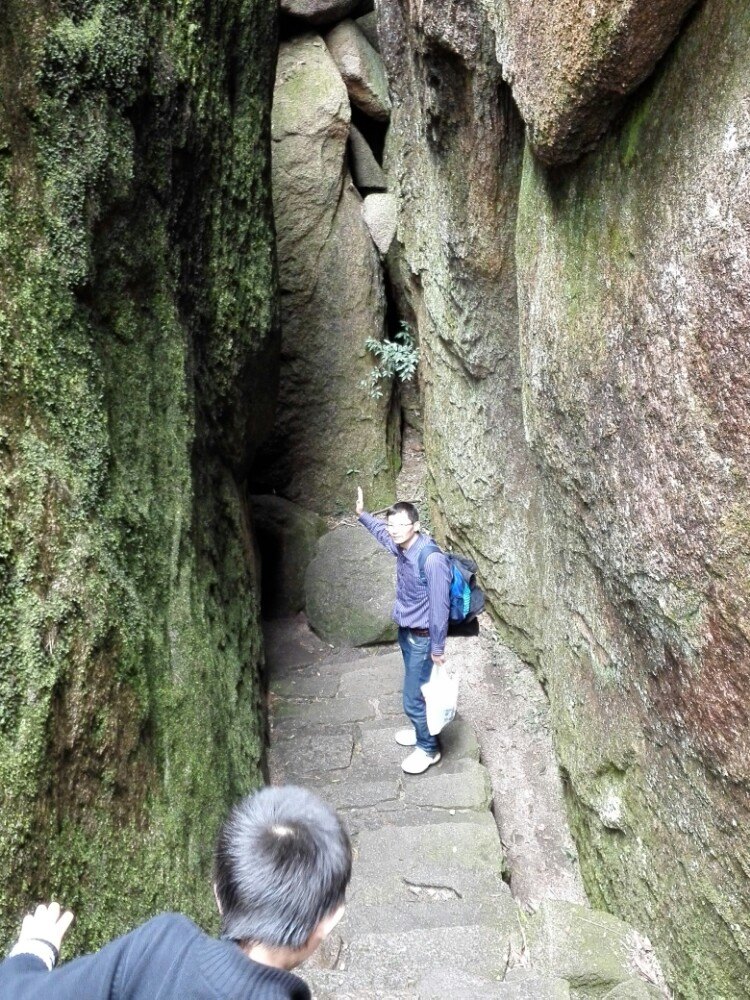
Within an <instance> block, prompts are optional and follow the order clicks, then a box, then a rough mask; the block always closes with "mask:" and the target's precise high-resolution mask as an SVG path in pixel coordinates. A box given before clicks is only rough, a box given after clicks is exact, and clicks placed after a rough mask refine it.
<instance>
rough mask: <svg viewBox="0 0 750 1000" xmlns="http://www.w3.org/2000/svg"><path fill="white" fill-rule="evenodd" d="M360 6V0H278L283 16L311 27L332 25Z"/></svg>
mask: <svg viewBox="0 0 750 1000" xmlns="http://www.w3.org/2000/svg"><path fill="white" fill-rule="evenodd" d="M359 6H360V0H279V7H280V9H281V10H282V11H283V13H285V14H291V15H292V17H298V18H299V19H300V20H301V21H306V22H307V23H308V24H311V25H319V24H333V23H335V22H336V21H340V20H341V18H342V17H347V16H348V15H349V14H351V13H352V12H353V11H355V10H356V9H357V8H358V7H359Z"/></svg>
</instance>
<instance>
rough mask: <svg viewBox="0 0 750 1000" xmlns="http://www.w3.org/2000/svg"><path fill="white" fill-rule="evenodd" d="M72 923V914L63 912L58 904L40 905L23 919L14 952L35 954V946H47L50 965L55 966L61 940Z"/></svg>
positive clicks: (68, 911) (66, 911)
mask: <svg viewBox="0 0 750 1000" xmlns="http://www.w3.org/2000/svg"><path fill="white" fill-rule="evenodd" d="M72 923H73V914H72V913H71V911H70V910H65V911H63V909H62V907H61V906H60V904H59V903H55V902H52V903H40V904H39V906H37V908H36V910H34V912H33V913H28V914H27V915H26V916H25V917H24V918H23V923H22V924H21V933H20V934H19V936H18V941H17V942H16V945H15V948H14V951H20V952H26V951H29V952H31V953H32V954H36V953H37V948H36V946H37V945H41V946H42V947H44V946H45V945H47V946H48V948H49V949H50V958H51V959H52V961H51V965H55V964H56V962H57V959H58V958H59V957H60V946H61V945H62V940H63V938H64V937H65V935H66V934H67V932H68V929H69V927H70V925H71V924H72ZM39 957H40V958H41V957H42V956H41V955H40V956H39ZM43 960H46V958H44V959H43ZM48 964H50V963H48Z"/></svg>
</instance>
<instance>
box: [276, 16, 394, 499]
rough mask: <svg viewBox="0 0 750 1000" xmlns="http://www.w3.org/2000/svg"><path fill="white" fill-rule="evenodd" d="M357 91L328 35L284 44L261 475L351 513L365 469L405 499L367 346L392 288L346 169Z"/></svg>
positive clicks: (378, 334) (368, 480) (294, 495)
mask: <svg viewBox="0 0 750 1000" xmlns="http://www.w3.org/2000/svg"><path fill="white" fill-rule="evenodd" d="M349 117H350V107H349V100H348V97H347V93H346V88H345V87H344V84H343V82H342V80H341V76H340V74H339V72H338V70H337V68H336V66H335V64H334V62H333V60H332V59H331V56H330V55H329V53H328V50H327V48H326V46H325V45H324V44H323V42H322V40H321V39H320V38H318V37H317V36H313V35H307V36H304V37H302V38H298V39H294V40H293V41H290V42H285V43H284V44H282V46H281V49H280V52H279V61H278V70H277V83H276V94H275V99H274V109H273V192H274V209H275V215H276V229H277V244H278V256H279V272H280V283H281V309H282V366H281V383H280V394H279V403H278V407H277V420H276V425H275V430H274V434H273V435H272V438H271V439H270V441H269V444H268V446H267V447H266V449H265V450H264V452H263V453H262V455H261V456H260V458H259V462H258V472H257V477H256V478H259V479H260V480H261V481H262V483H263V485H264V488H266V489H269V490H270V489H275V490H276V491H278V492H279V493H281V494H282V495H284V496H286V497H288V498H289V499H291V500H294V501H297V502H299V503H301V504H302V505H303V506H305V507H307V508H308V509H310V510H314V511H317V512H319V513H332V512H337V511H342V510H349V509H350V508H351V504H352V496H353V486H352V482H353V479H352V477H353V476H355V475H356V476H357V478H358V480H359V481H361V482H362V484H363V486H364V487H365V489H366V490H367V492H368V495H371V496H373V499H374V501H375V502H377V503H386V502H388V501H389V500H390V499H391V498H392V496H393V488H394V456H393V454H392V452H391V447H390V443H389V441H388V438H387V435H388V433H389V427H388V413H389V405H390V400H389V399H388V398H386V397H385V396H384V397H383V398H381V399H377V400H376V399H373V398H372V397H371V396H370V395H369V393H368V391H367V388H366V387H363V386H362V385H361V383H362V382H366V381H367V379H368V377H369V374H370V372H371V370H372V367H373V364H372V359H371V358H370V356H369V354H368V352H367V351H366V348H365V341H366V340H367V339H368V338H369V337H373V338H375V339H379V338H382V336H383V331H384V327H385V291H384V284H383V276H382V273H381V268H380V263H379V259H378V254H377V250H376V248H375V247H374V246H373V243H372V239H371V237H370V234H369V231H368V229H367V226H366V225H365V222H364V220H363V218H362V212H361V205H362V199H361V198H360V196H359V194H358V192H357V190H356V188H355V187H354V185H353V184H352V181H351V177H350V176H349V175H348V173H347V171H346V156H345V154H346V142H347V137H348V133H349Z"/></svg>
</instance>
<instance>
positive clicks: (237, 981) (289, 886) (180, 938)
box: [0, 785, 352, 1000]
mask: <svg viewBox="0 0 750 1000" xmlns="http://www.w3.org/2000/svg"><path fill="white" fill-rule="evenodd" d="M351 865H352V852H351V844H350V841H349V837H348V834H347V833H346V831H345V830H344V827H343V825H342V823H341V821H340V819H339V818H338V816H337V815H336V813H335V812H334V811H333V809H331V807H330V806H328V805H327V804H326V803H325V802H323V801H322V800H321V799H319V798H318V797H317V796H315V795H313V794H312V792H309V791H307V790H306V789H303V788H297V787H294V786H291V785H290V786H285V787H284V786H282V787H278V788H264V789H262V790H261V791H259V792H256V793H255V794H254V795H250V796H248V797H247V798H245V799H243V800H242V801H241V802H239V803H238V804H237V805H236V806H235V807H234V808H233V809H232V810H231V812H230V813H229V816H228V817H227V819H226V820H225V822H224V824H223V825H222V828H221V830H220V831H219V835H218V838H217V842H216V850H215V855H214V878H215V881H214V893H215V896H216V901H217V904H218V907H219V911H220V913H221V920H222V935H221V938H220V939H219V940H217V939H215V938H211V937H209V936H208V935H207V934H204V933H203V931H201V930H200V929H199V928H198V927H197V926H196V925H195V924H194V923H193V922H192V921H191V920H189V919H188V918H187V917H184V916H181V915H179V914H174V913H171V914H170V913H166V914H162V915H161V916H159V917H155V918H154V919H153V920H149V921H148V922H147V923H145V924H143V925H141V926H140V927H138V928H136V929H135V930H134V931H131V932H130V933H129V934H126V935H124V936H123V937H120V938H117V939H116V940H115V941H111V942H110V943H109V944H108V945H106V946H105V947H104V948H102V949H101V951H98V952H95V953H94V954H92V955H85V956H83V957H82V958H78V959H75V960H73V961H72V962H68V963H66V964H65V965H63V966H61V967H60V968H54V966H55V964H56V962H57V958H58V955H59V949H60V945H61V942H62V939H63V937H64V935H65V933H66V932H67V930H68V928H69V927H70V924H71V922H72V920H73V914H72V913H70V912H69V911H65V912H62V911H61V909H60V906H59V905H58V904H57V903H54V902H53V903H50V904H49V905H44V904H42V905H40V906H38V907H37V909H36V911H35V912H34V913H33V914H29V915H28V916H26V917H25V918H24V921H23V926H22V929H21V934H20V937H19V939H18V941H17V943H16V945H15V946H14V947H13V950H12V951H11V953H10V955H9V956H8V958H6V959H5V961H4V962H3V963H2V964H0V997H13V998H14V1000H32V998H35V1000H47V998H49V1000H52V998H53V997H54V998H55V1000H153V998H154V997H159V1000H178V998H179V1000H220V998H226V1000H230V998H231V1000H309V998H310V991H309V990H308V988H307V986H306V985H305V983H304V982H303V981H302V980H301V979H300V978H298V977H297V976H296V975H294V974H293V973H292V972H291V971H290V970H291V969H293V968H295V967H296V966H297V965H299V964H300V962H303V961H304V960H305V959H306V958H308V957H309V956H310V955H311V954H312V953H313V952H314V951H315V949H316V948H317V947H318V945H319V944H320V943H321V942H322V941H323V940H324V939H325V937H326V936H327V935H328V934H329V933H330V932H331V930H333V928H334V927H335V926H336V924H337V923H338V921H339V920H340V919H341V916H342V915H343V912H344V898H345V893H346V887H347V885H348V883H349V879H350V877H351Z"/></svg>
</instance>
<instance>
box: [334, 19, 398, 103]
mask: <svg viewBox="0 0 750 1000" xmlns="http://www.w3.org/2000/svg"><path fill="white" fill-rule="evenodd" d="M325 41H326V45H327V46H328V49H329V51H330V53H331V55H332V57H333V60H334V62H335V63H336V65H337V66H338V68H339V72H340V73H341V76H342V77H343V80H344V83H345V84H346V88H347V90H348V91H349V96H350V97H351V100H352V104H356V106H357V107H358V108H359V109H360V110H361V111H364V113H365V114H366V115H369V116H370V117H371V118H376V119H377V120H378V121H387V120H388V118H389V117H390V113H391V101H390V97H389V96H388V80H387V79H386V75H385V68H384V66H383V60H382V59H381V57H380V55H379V53H378V52H376V51H375V49H374V48H373V47H372V45H370V43H369V42H368V41H367V38H366V37H365V35H364V33H363V31H362V30H361V29H360V28H359V27H358V26H357V23H356V22H355V21H352V20H346V21H342V22H341V23H340V24H337V25H336V27H335V28H334V29H333V30H332V31H329V32H328V34H327V35H326V38H325Z"/></svg>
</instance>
